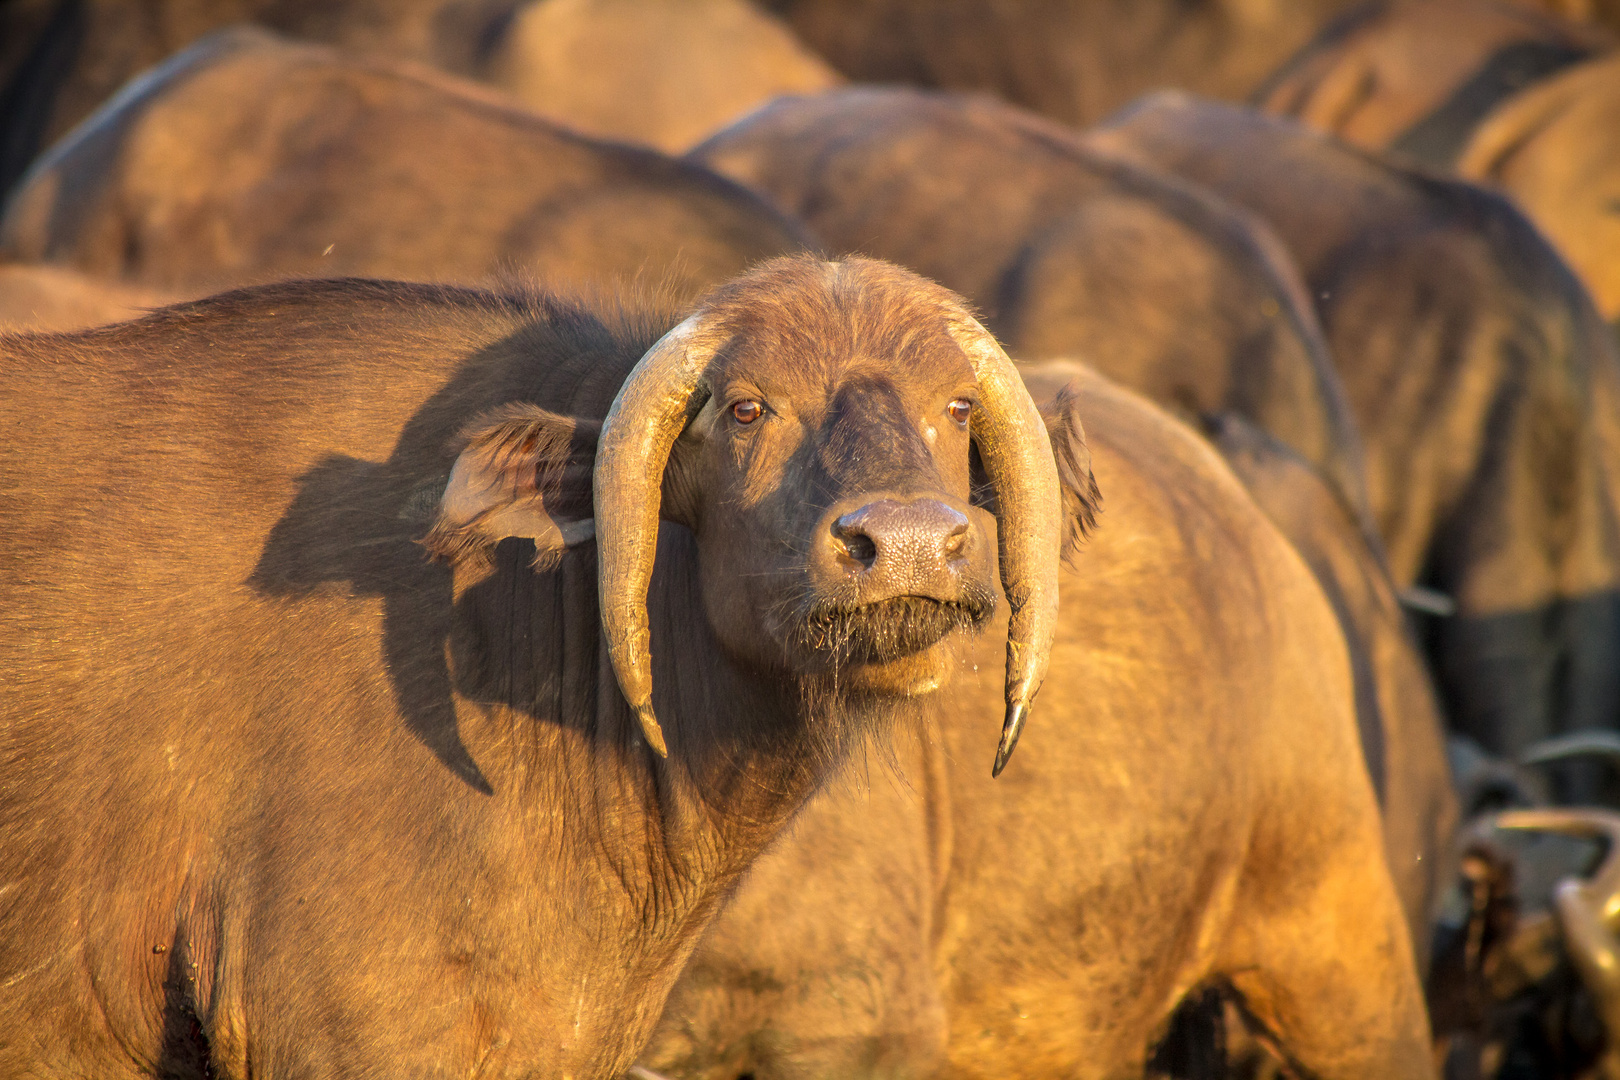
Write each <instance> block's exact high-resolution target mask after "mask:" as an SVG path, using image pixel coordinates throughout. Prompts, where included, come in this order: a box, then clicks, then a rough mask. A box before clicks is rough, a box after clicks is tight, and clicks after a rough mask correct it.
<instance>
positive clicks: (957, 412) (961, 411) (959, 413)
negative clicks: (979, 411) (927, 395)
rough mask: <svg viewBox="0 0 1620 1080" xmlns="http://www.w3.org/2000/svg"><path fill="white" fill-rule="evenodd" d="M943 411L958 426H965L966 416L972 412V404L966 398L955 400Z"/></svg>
mask: <svg viewBox="0 0 1620 1080" xmlns="http://www.w3.org/2000/svg"><path fill="white" fill-rule="evenodd" d="M945 411H946V412H947V413H950V415H951V419H952V420H955V421H956V422H957V423H958V424H965V423H967V422H968V416H969V415H970V414H971V413H972V412H973V402H971V401H969V400H968V399H967V398H957V399H956V400H955V401H953V402H951V403H950V404H949V405H947V406H945Z"/></svg>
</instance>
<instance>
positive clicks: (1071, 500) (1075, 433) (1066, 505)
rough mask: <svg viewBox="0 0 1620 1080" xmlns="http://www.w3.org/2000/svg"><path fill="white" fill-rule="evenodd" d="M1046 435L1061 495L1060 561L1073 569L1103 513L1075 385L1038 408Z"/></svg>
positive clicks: (1069, 385)
mask: <svg viewBox="0 0 1620 1080" xmlns="http://www.w3.org/2000/svg"><path fill="white" fill-rule="evenodd" d="M1041 419H1042V420H1044V421H1046V434H1047V436H1048V437H1049V438H1050V439H1051V440H1052V457H1053V458H1055V459H1056V460H1057V471H1058V487H1059V488H1060V489H1061V490H1062V492H1063V520H1064V527H1063V561H1064V562H1066V563H1068V564H1069V565H1070V566H1071V567H1073V566H1076V560H1077V558H1078V557H1079V554H1080V545H1081V544H1082V543H1084V542H1085V539H1086V537H1087V536H1088V535H1089V534H1090V533H1091V530H1092V529H1095V528H1096V527H1097V515H1098V514H1099V513H1101V511H1102V492H1100V491H1098V490H1097V478H1096V477H1095V476H1093V475H1092V474H1091V448H1090V447H1089V446H1087V445H1086V429H1085V427H1084V426H1083V425H1082V424H1081V423H1080V393H1079V389H1078V386H1077V384H1076V383H1073V382H1071V383H1069V384H1068V385H1067V386H1065V387H1064V388H1063V389H1062V390H1059V391H1058V393H1057V397H1055V398H1053V399H1052V400H1051V401H1048V402H1046V403H1045V404H1044V405H1042V406H1041Z"/></svg>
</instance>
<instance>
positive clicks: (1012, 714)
mask: <svg viewBox="0 0 1620 1080" xmlns="http://www.w3.org/2000/svg"><path fill="white" fill-rule="evenodd" d="M1028 715H1029V705H1028V703H1027V702H1023V701H1015V702H1012V703H1011V704H1010V705H1008V706H1007V719H1006V720H1005V721H1004V722H1003V723H1002V725H1001V745H999V746H997V747H996V763H995V764H994V765H993V766H991V768H990V778H991V779H992V780H994V779H995V778H996V777H998V776H1000V775H1001V770H1002V769H1005V768H1006V767H1007V762H1008V761H1009V760H1010V759H1011V758H1012V752H1013V750H1014V749H1015V748H1016V747H1017V746H1018V736H1019V735H1020V734H1022V733H1023V730H1024V718H1025V717H1026V716H1028Z"/></svg>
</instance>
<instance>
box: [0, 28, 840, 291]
mask: <svg viewBox="0 0 1620 1080" xmlns="http://www.w3.org/2000/svg"><path fill="white" fill-rule="evenodd" d="M807 244H809V239H808V237H807V236H806V234H805V233H804V232H803V231H802V230H801V229H800V228H799V226H797V225H796V224H795V223H794V222H793V221H791V220H789V219H788V218H786V217H784V216H783V215H781V214H780V213H778V212H776V211H775V210H774V209H772V208H771V207H770V206H769V205H768V204H767V203H765V202H764V201H763V200H762V199H760V198H758V197H757V196H755V195H753V194H751V193H750V192H748V191H746V190H744V189H742V188H741V187H739V186H737V185H736V184H733V183H731V182H730V181H727V180H725V179H723V178H721V177H719V176H716V175H715V174H713V173H711V172H709V171H708V170H706V169H703V168H701V167H699V166H697V165H694V164H691V163H687V162H683V161H679V160H675V159H672V158H668V157H665V156H663V155H661V154H659V153H657V152H655V151H652V150H648V149H642V148H639V147H631V146H625V145H620V144H617V143H610V142H602V141H598V140H594V139H589V138H586V137H584V136H581V135H576V134H574V133H572V132H570V131H568V130H567V129H564V128H560V127H558V126H556V125H554V124H551V123H549V122H547V121H545V120H543V119H541V118H540V117H538V116H535V115H532V114H529V113H526V112H524V111H522V110H521V109H518V108H516V107H514V106H513V105H511V104H509V103H507V102H505V101H503V100H501V99H499V98H497V97H495V96H493V95H491V94H489V93H488V92H487V91H482V90H480V89H479V88H478V87H476V86H474V85H472V84H468V83H464V82H459V81H457V80H454V79H452V78H450V77H449V76H443V75H437V74H434V73H433V72H431V71H428V70H426V69H419V68H403V67H400V66H398V65H396V64H393V63H389V62H384V61H360V60H347V59H344V58H342V57H341V56H340V55H339V54H338V53H336V52H334V51H333V50H331V49H327V48H323V47H321V46H316V45H304V44H298V43H294V42H288V41H285V40H282V39H278V38H276V37H275V36H273V35H270V34H267V33H265V32H263V31H259V30H253V29H239V30H231V31H224V32H222V33H221V34H219V35H216V36H213V37H210V38H208V39H207V40H205V41H202V42H199V43H198V44H196V45H194V46H192V47H191V48H190V49H188V50H186V51H185V52H183V53H181V54H180V55H178V56H176V57H174V58H173V59H172V60H170V61H169V62H168V63H166V64H165V65H163V66H162V67H161V68H159V69H158V70H156V71H154V72H150V73H148V74H147V75H146V76H145V77H144V78H143V79H142V80H141V82H140V83H138V84H136V86H135V87H134V88H133V89H132V90H131V91H130V92H128V93H126V94H123V95H121V96H120V97H119V98H118V99H116V100H115V101H113V102H111V103H109V104H108V105H107V106H106V107H105V108H104V109H103V111H102V112H100V113H99V114H98V115H97V116H96V117H94V118H93V119H92V120H91V121H89V122H88V123H86V124H85V125H83V126H81V127H80V128H78V129H77V130H76V131H75V132H74V133H73V135H72V136H71V137H69V138H68V139H67V140H65V141H64V142H62V143H60V144H58V145H57V146H56V147H54V148H53V149H52V151H51V152H50V153H49V154H48V155H46V156H45V157H44V158H43V159H41V160H40V161H39V162H38V163H37V164H36V165H35V166H34V168H33V169H32V170H31V171H30V173H29V177H28V179H27V181H26V183H25V184H24V185H23V186H22V187H21V188H20V189H19V190H18V191H16V192H15V193H14V194H13V196H12V198H11V200H10V202H9V203H8V204H7V210H6V214H5V218H4V220H3V221H0V254H3V255H4V256H6V257H9V258H12V259H18V260H24V261H32V262H47V263H53V264H57V265H65V266H71V267H74V268H77V269H79V270H83V271H86V272H89V273H93V274H98V275H101V276H105V277H110V278H114V279H118V280H122V281H126V282H130V283H135V284H139V285H143V286H146V287H150V288H161V289H170V290H177V291H178V290H187V291H193V292H197V291H202V290H205V289H209V288H219V287H223V286H226V285H231V284H239V283H243V282H249V281H258V280H263V279H265V278H269V277H277V276H285V275H297V274H319V275H327V276H330V275H342V274H360V275H381V276H391V277H405V278H418V279H424V280H453V281H462V282H475V281H480V280H485V279H488V278H489V277H491V276H492V275H496V274H498V273H500V272H503V271H517V272H521V273H525V274H530V275H534V276H537V277H540V278H542V279H545V280H548V281H552V282H555V283H558V284H562V285H567V286H571V287H573V288H575V289H579V288H588V287H590V286H593V285H598V284H603V285H606V284H610V283H612V282H614V281H622V280H625V279H631V278H636V277H638V276H639V277H640V278H641V279H642V281H643V283H644V284H645V285H646V286H647V287H649V288H665V289H669V290H671V291H672V292H673V293H674V294H675V295H676V296H678V297H680V298H681V299H685V300H690V299H691V298H693V297H695V296H696V295H697V294H698V293H699V292H701V291H703V290H704V289H705V288H707V287H708V286H710V285H713V284H715V283H717V282H719V281H723V280H725V279H727V278H729V277H732V276H734V275H736V274H738V273H740V272H741V271H742V270H743V269H744V268H745V267H747V266H748V265H750V264H751V263H754V262H757V261H759V260H761V259H765V258H768V257H770V256H772V255H777V254H781V253H783V252H788V251H795V250H800V249H802V248H803V247H805V246H806V245H807Z"/></svg>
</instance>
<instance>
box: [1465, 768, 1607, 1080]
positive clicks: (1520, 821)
mask: <svg viewBox="0 0 1620 1080" xmlns="http://www.w3.org/2000/svg"><path fill="white" fill-rule="evenodd" d="M1549 741H1551V740H1549ZM1495 824H1496V827H1497V828H1501V829H1530V830H1535V831H1537V832H1555V833H1562V834H1564V835H1566V836H1581V837H1591V838H1595V839H1599V840H1603V841H1604V842H1605V843H1606V844H1607V847H1608V849H1607V850H1606V851H1605V852H1604V853H1603V862H1602V863H1601V864H1599V866H1598V868H1597V870H1596V871H1595V872H1594V873H1593V874H1592V876H1591V877H1590V878H1588V879H1587V880H1585V881H1581V880H1579V879H1578V878H1565V879H1564V880H1563V881H1561V882H1559V883H1558V887H1557V889H1556V890H1554V893H1553V908H1554V910H1555V911H1556V912H1557V914H1558V927H1559V929H1560V930H1561V931H1562V932H1563V937H1564V948H1565V950H1566V951H1567V952H1568V953H1569V958H1570V962H1571V963H1572V964H1574V966H1575V972H1576V974H1578V975H1579V976H1580V979H1581V983H1582V985H1584V986H1585V987H1586V989H1587V991H1588V992H1589V993H1590V994H1591V995H1592V998H1593V1000H1594V1002H1595V1003H1596V1005H1597V1012H1598V1014H1599V1017H1600V1018H1601V1020H1602V1021H1603V1027H1604V1030H1605V1034H1606V1035H1607V1036H1608V1044H1609V1051H1608V1053H1609V1055H1610V1056H1611V1058H1612V1057H1613V1055H1614V1054H1615V1050H1616V1047H1620V940H1617V939H1616V936H1615V930H1616V928H1617V923H1620V814H1615V813H1613V812H1611V811H1607V810H1593V809H1587V808H1581V809H1573V808H1571V809H1556V810H1553V809H1548V810H1510V811H1506V812H1504V813H1502V814H1498V815H1497V817H1496V822H1495ZM1615 1063H1617V1064H1620V1061H1616V1062H1615ZM1605 1075H1607V1074H1605Z"/></svg>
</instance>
